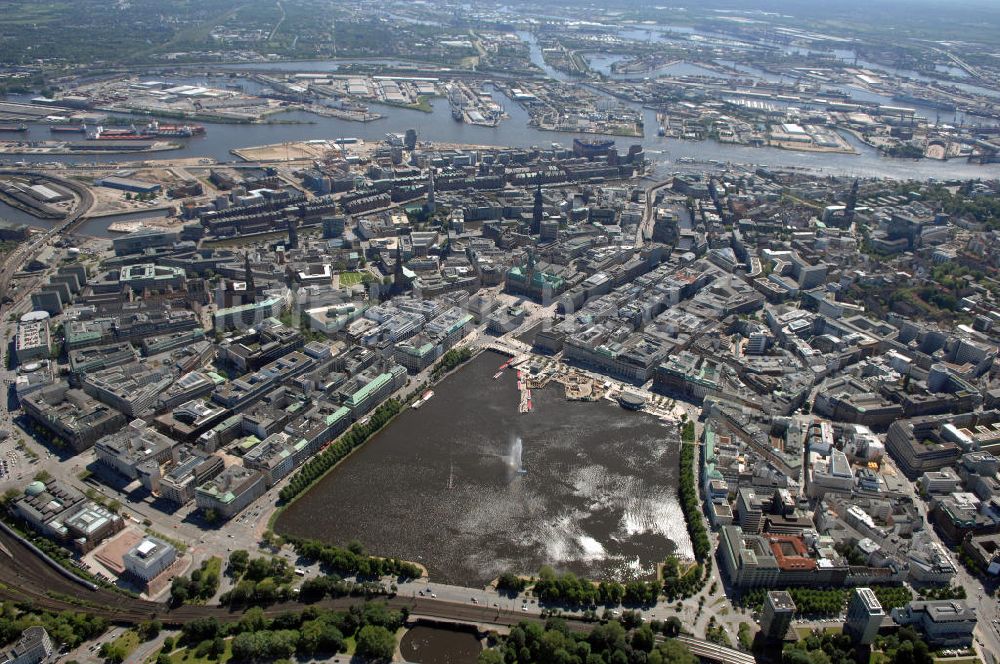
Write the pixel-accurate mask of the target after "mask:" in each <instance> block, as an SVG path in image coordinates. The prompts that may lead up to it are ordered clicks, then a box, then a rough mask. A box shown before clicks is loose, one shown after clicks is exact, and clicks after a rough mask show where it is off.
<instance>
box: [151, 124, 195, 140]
mask: <svg viewBox="0 0 1000 664" xmlns="http://www.w3.org/2000/svg"><path fill="white" fill-rule="evenodd" d="M140 133H142V135H144V136H162V137H164V138H191V137H192V136H200V135H202V134H204V133H205V128H204V127H202V126H201V125H174V124H160V123H159V122H156V121H153V122H150V123H149V124H148V125H146V126H145V128H143V130H142V131H141V132H140Z"/></svg>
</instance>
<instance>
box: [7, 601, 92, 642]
mask: <svg viewBox="0 0 1000 664" xmlns="http://www.w3.org/2000/svg"><path fill="white" fill-rule="evenodd" d="M36 625H41V626H42V627H44V628H45V631H46V632H48V633H49V636H50V637H51V638H52V640H53V641H54V642H56V643H61V644H64V645H66V646H69V647H70V648H75V647H77V646H78V645H80V644H81V643H83V642H84V641H89V640H90V639H94V638H97V637H98V636H100V635H101V634H103V633H104V631H105V630H106V629H107V628H108V623H107V621H106V620H104V619H103V618H99V617H97V616H91V615H87V614H86V613H79V612H76V611H62V612H60V613H52V612H50V611H43V610H41V609H36V608H34V607H32V606H31V605H30V604H15V603H14V602H3V604H0V647H2V646H6V645H8V644H10V643H13V642H14V641H16V640H17V639H18V638H19V637H20V636H21V632H23V631H24V630H26V629H28V628H29V627H34V626H36Z"/></svg>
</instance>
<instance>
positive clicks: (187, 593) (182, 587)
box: [170, 558, 222, 606]
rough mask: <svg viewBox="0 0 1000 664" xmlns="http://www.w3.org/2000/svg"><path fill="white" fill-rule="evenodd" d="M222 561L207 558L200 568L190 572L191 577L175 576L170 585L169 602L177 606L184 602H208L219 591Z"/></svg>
mask: <svg viewBox="0 0 1000 664" xmlns="http://www.w3.org/2000/svg"><path fill="white" fill-rule="evenodd" d="M221 569H222V560H221V559H219V558H209V559H208V560H205V561H203V562H202V563H201V567H200V568H198V569H196V570H195V571H193V572H191V577H190V578H188V577H186V576H175V577H174V580H173V581H172V582H171V584H170V602H171V604H173V605H174V606H179V605H181V604H184V603H185V602H191V601H195V600H208V599H211V598H212V597H213V596H215V593H216V591H218V590H219V572H220V570H221Z"/></svg>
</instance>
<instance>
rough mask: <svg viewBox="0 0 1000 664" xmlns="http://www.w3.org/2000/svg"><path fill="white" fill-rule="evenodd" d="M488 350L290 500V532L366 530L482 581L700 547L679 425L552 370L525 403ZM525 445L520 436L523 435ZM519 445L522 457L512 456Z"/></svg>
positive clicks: (608, 575)
mask: <svg viewBox="0 0 1000 664" xmlns="http://www.w3.org/2000/svg"><path fill="white" fill-rule="evenodd" d="M505 359H506V358H504V357H503V356H501V355H497V354H495V353H492V352H487V353H484V354H482V355H480V356H478V357H477V358H475V359H473V360H472V361H471V362H469V364H468V365H466V366H465V367H463V368H461V369H459V370H458V371H457V372H456V373H454V374H453V375H451V376H450V377H448V378H447V379H445V380H444V381H443V382H442V383H441V384H439V385H437V386H436V387H435V392H436V394H435V396H434V397H433V398H432V399H431V400H430V401H428V402H427V403H426V404H424V406H423V407H422V408H420V409H419V410H412V409H410V410H407V411H406V412H404V413H403V414H401V415H400V416H399V417H398V418H397V419H396V420H395V421H394V422H392V424H390V425H389V426H388V427H387V428H386V429H385V430H384V431H383V432H382V433H380V434H379V435H377V436H375V437H374V438H373V439H372V440H370V441H369V442H368V443H367V444H365V446H364V447H363V448H361V449H360V450H358V451H357V452H356V453H355V454H353V455H352V456H351V457H350V458H348V459H346V460H345V461H344V462H343V463H342V464H341V465H340V466H339V467H337V468H336V469H335V470H334V471H333V472H331V473H330V474H329V475H327V476H326V477H325V478H324V479H323V480H322V481H321V482H320V483H319V484H318V485H317V486H315V487H314V488H313V489H312V490H311V491H309V492H308V493H307V494H306V495H304V496H302V497H301V498H300V499H299V500H297V501H296V502H295V503H293V504H292V505H291V506H289V508H288V509H287V510H285V512H284V513H283V514H282V515H281V517H280V518H279V520H278V522H277V524H276V530H277V531H278V532H279V533H281V534H288V535H295V536H299V537H313V538H317V539H321V540H323V541H326V542H329V543H332V544H341V545H342V544H346V543H347V542H349V541H350V540H352V539H356V540H359V541H360V542H361V543H363V544H364V545H365V546H366V547H367V549H368V550H369V551H370V552H371V553H373V554H375V555H380V556H393V557H398V558H403V559H405V560H411V561H415V562H419V563H421V564H423V565H425V566H426V567H427V569H428V571H429V573H430V576H431V579H432V580H434V581H437V582H445V583H457V584H464V585H472V586H482V585H484V584H486V583H488V582H489V581H490V580H491V579H493V578H495V577H496V576H498V575H499V574H500V573H501V572H503V571H505V570H513V571H515V572H518V573H524V574H531V573H534V572H537V571H538V569H539V568H540V567H541V566H542V565H552V566H553V567H555V568H556V569H557V570H569V571H573V572H576V573H577V574H580V575H582V576H587V577H589V578H595V579H618V580H629V579H635V578H652V577H653V575H654V574H655V570H656V563H657V562H660V561H662V560H663V558H664V557H665V556H666V555H667V554H669V553H672V552H676V553H679V554H681V555H686V556H690V555H691V545H690V540H689V538H688V535H687V531H686V529H685V525H684V517H683V514H682V512H681V509H680V505H679V504H678V501H677V489H676V486H677V463H678V459H677V455H678V451H679V440H678V436H677V428H676V426H674V425H672V424H670V425H668V424H665V423H663V422H661V421H659V420H658V419H656V418H654V417H652V416H649V415H646V414H643V413H635V412H631V411H626V410H623V409H622V408H620V407H619V406H618V405H616V404H613V403H611V402H608V401H600V402H594V403H584V402H571V401H567V400H566V398H565V395H564V392H563V388H562V386H560V385H557V384H551V385H550V386H549V387H546V388H545V389H543V390H537V391H534V392H533V405H534V410H533V411H532V412H530V413H526V414H520V413H518V408H517V405H518V392H517V386H516V382H517V378H516V375H515V372H514V371H513V370H509V369H508V370H507V371H506V372H505V373H504V375H503V376H502V377H501V378H499V379H497V380H493V378H492V377H493V375H494V373H496V371H497V368H498V367H499V366H500V364H502V363H503V362H504V361H505ZM518 448H520V449H518ZM518 456H520V464H519V466H520V468H518V463H517V461H516V459H517V457H518Z"/></svg>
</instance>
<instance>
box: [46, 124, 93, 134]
mask: <svg viewBox="0 0 1000 664" xmlns="http://www.w3.org/2000/svg"><path fill="white" fill-rule="evenodd" d="M49 131H50V132H52V133H53V134H86V133H87V125H85V124H82V125H52V126H51V127H49Z"/></svg>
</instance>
